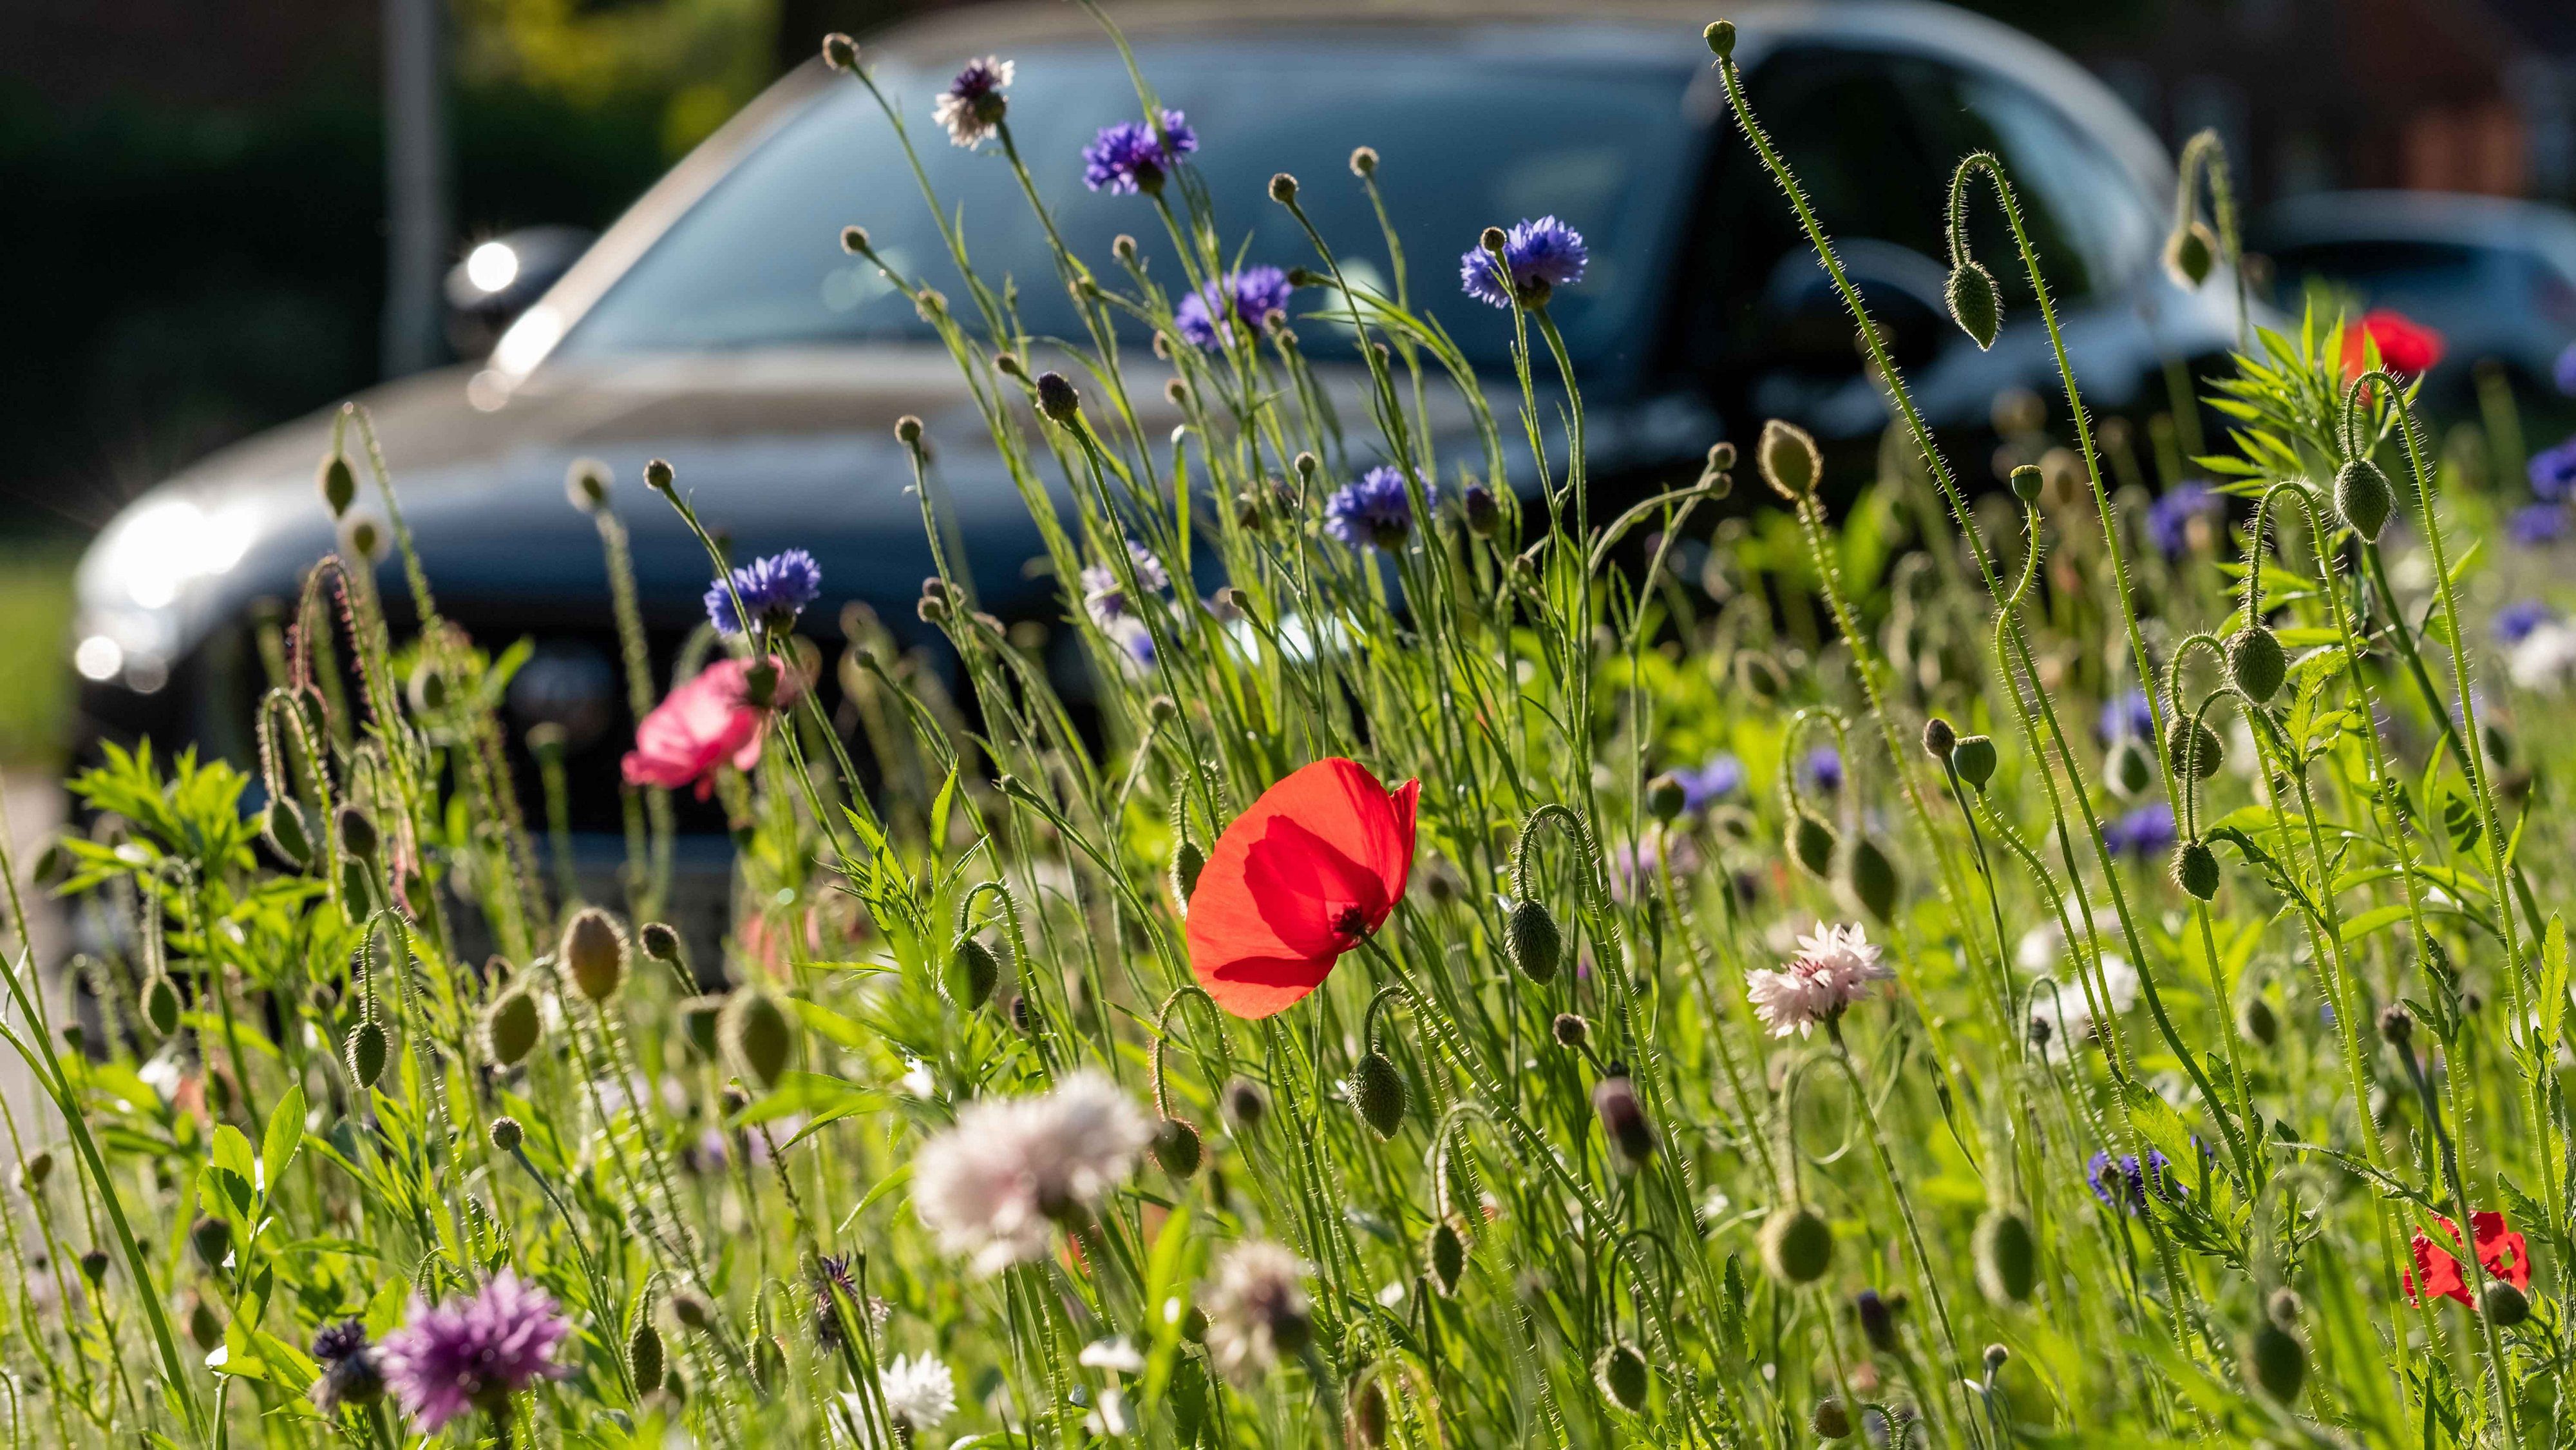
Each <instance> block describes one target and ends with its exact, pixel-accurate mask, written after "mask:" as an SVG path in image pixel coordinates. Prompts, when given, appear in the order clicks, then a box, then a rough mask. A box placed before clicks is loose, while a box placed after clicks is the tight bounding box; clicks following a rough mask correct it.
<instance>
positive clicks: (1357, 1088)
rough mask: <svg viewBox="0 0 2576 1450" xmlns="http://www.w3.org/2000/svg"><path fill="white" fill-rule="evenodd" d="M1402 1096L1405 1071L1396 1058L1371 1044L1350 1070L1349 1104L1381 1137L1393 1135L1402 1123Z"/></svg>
mask: <svg viewBox="0 0 2576 1450" xmlns="http://www.w3.org/2000/svg"><path fill="white" fill-rule="evenodd" d="M1404 1099H1405V1092H1404V1074H1403V1072H1402V1071H1400V1070H1399V1069H1398V1068H1397V1067H1396V1065H1395V1059H1393V1058H1391V1057H1388V1056H1387V1055H1386V1054H1385V1053H1383V1052H1379V1051H1377V1050H1376V1049H1374V1048H1372V1049H1370V1050H1369V1051H1367V1052H1364V1053H1362V1054H1360V1060H1359V1066H1358V1067H1357V1068H1355V1069H1353V1071H1352V1073H1351V1104H1352V1106H1354V1107H1356V1108H1358V1109H1359V1113H1360V1121H1362V1122H1364V1123H1366V1124H1368V1125H1369V1131H1370V1132H1372V1133H1375V1134H1377V1135H1378V1137H1379V1138H1381V1139H1385V1138H1392V1137H1394V1136H1395V1130H1396V1129H1398V1128H1400V1127H1403V1126H1404Z"/></svg>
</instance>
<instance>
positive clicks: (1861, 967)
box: [1744, 924, 1896, 1037]
mask: <svg viewBox="0 0 2576 1450" xmlns="http://www.w3.org/2000/svg"><path fill="white" fill-rule="evenodd" d="M1895 975H1896V973H1894V972H1892V971H1889V970H1888V969H1887V968H1885V967H1882V966H1880V965H1879V964H1878V948H1877V947H1875V946H1873V945H1871V944H1870V941H1869V938H1868V936H1867V934H1866V933H1864V932H1863V931H1862V929H1861V928H1860V927H1859V926H1858V925H1857V924H1855V925H1851V926H1828V927H1824V928H1822V929H1820V930H1818V931H1817V932H1815V933H1814V934H1813V935H1811V936H1802V937H1800V938H1798V956H1797V959H1796V960H1794V961H1792V962H1790V963H1789V965H1788V966H1787V967H1786V968H1784V969H1781V970H1779V971H1773V970H1771V969H1770V968H1767V967H1756V968H1754V969H1753V970H1751V971H1749V972H1747V973H1745V974H1744V995H1745V996H1746V997H1747V998H1748V999H1750V1000H1751V1001H1752V1003H1753V1012H1754V1015H1755V1016H1757V1017H1759V1018H1761V1019H1762V1025H1763V1026H1765V1027H1768V1028H1770V1029H1771V1035H1772V1036H1774V1037H1786V1036H1788V1035H1789V1034H1790V1033H1792V1032H1795V1033H1797V1034H1798V1035H1799V1036H1801V1037H1804V1036H1806V1035H1807V1034H1809V1033H1811V1032H1813V1031H1815V1030H1816V1024H1817V1023H1819V1022H1831V1021H1832V1020H1834V1019H1835V1018H1837V1017H1840V1016H1841V1015H1842V1014H1843V1012H1844V1011H1845V1010H1846V1009H1847V1008H1849V1007H1850V1006H1851V1005H1852V1004H1853V1003H1855V1002H1858V1001H1859V1000H1861V999H1862V998H1863V997H1866V996H1868V995H1869V986H1870V983H1872V982H1883V981H1886V980H1888V979H1889V978H1891V977H1894V976H1895Z"/></svg>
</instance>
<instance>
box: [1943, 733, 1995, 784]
mask: <svg viewBox="0 0 2576 1450" xmlns="http://www.w3.org/2000/svg"><path fill="white" fill-rule="evenodd" d="M1950 768H1951V769H1952V770H1955V771H1957V772H1959V779H1961V780H1964V781H1966V782H1967V783H1968V785H1969V787H1970V788H1971V789H1973V790H1976V791H1978V792H1981V793H1982V792H1983V791H1984V790H1985V788H1986V782H1987V781H1990V780H1992V779H1994V778H1995V742H1994V739H1993V737H1991V736H1986V735H1962V736H1960V737H1959V743H1958V744H1957V745H1954V746H1952V747H1951V748H1950Z"/></svg>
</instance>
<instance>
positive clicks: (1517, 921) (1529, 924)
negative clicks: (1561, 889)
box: [1508, 897, 1565, 985]
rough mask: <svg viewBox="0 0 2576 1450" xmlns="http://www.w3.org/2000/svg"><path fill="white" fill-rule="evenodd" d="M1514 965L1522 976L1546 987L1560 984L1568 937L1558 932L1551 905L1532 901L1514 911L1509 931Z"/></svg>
mask: <svg viewBox="0 0 2576 1450" xmlns="http://www.w3.org/2000/svg"><path fill="white" fill-rule="evenodd" d="M1508 937H1509V942H1510V946H1511V953H1512V965H1513V966H1516V967H1518V968H1520V969H1521V975H1522V976H1524V977H1527V978H1529V979H1530V980H1531V981H1533V982H1537V983H1540V984H1542V985H1544V984H1546V983H1548V982H1552V981H1555V980H1556V967H1557V962H1558V961H1559V959H1560V958H1562V957H1563V956H1564V955H1565V934H1564V933H1563V932H1560V931H1558V930H1557V928H1556V917H1555V915H1554V913H1552V912H1550V911H1549V910H1548V909H1547V903H1546V902H1544V901H1541V900H1539V899H1538V898H1537V897H1530V898H1528V899H1527V900H1524V901H1522V902H1521V903H1520V904H1519V905H1517V906H1514V907H1513V908H1512V918H1511V922H1510V926H1509V931H1508Z"/></svg>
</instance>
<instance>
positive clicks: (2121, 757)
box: [2102, 735, 2156, 796]
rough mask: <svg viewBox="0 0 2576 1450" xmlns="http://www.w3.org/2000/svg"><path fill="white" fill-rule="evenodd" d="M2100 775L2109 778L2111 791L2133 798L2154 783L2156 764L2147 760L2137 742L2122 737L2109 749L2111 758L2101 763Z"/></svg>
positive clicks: (2144, 752)
mask: <svg viewBox="0 0 2576 1450" xmlns="http://www.w3.org/2000/svg"><path fill="white" fill-rule="evenodd" d="M2102 773H2103V774H2104V775H2106V776H2108V777H2110V781H2111V789H2113V790H2115V791H2118V792H2119V793H2120V794H2121V795H2124V796H2134V795H2136V794H2137V793H2138V792H2140V791H2142V790H2145V789H2146V788H2147V787H2148V786H2150V785H2152V784H2154V783H2155V779H2156V763H2155V762H2154V761H2153V760H2150V759H2148V758H2147V752H2146V751H2144V750H2142V749H2140V748H2139V747H2138V742H2136V741H2135V740H2132V739H2130V738H2128V737H2127V736H2125V735H2124V736H2122V737H2121V738H2120V743H2119V744H2117V745H2114V746H2112V747H2111V758H2110V759H2109V760H2107V761H2104V762H2103V772H2102Z"/></svg>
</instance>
